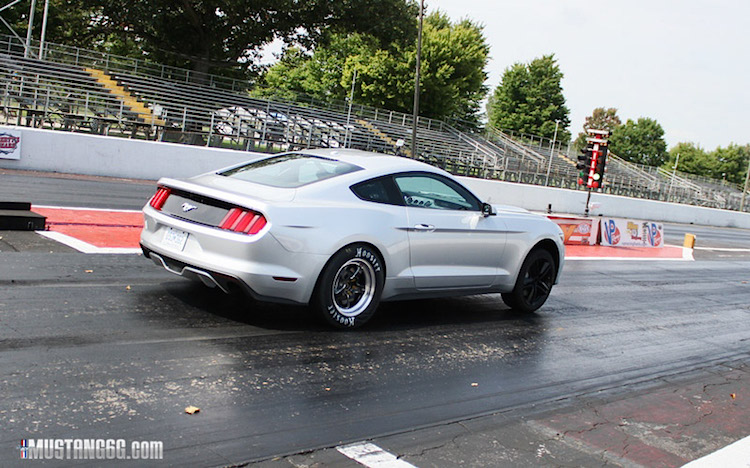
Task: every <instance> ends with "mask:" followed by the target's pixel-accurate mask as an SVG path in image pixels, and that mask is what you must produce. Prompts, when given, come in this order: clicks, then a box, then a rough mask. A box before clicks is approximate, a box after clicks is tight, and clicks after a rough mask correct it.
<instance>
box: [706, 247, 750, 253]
mask: <svg viewBox="0 0 750 468" xmlns="http://www.w3.org/2000/svg"><path fill="white" fill-rule="evenodd" d="M695 250H715V251H717V252H750V249H731V248H725V247H695Z"/></svg>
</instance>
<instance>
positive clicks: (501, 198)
mask: <svg viewBox="0 0 750 468" xmlns="http://www.w3.org/2000/svg"><path fill="white" fill-rule="evenodd" d="M460 179H461V180H462V181H463V182H464V183H465V184H466V185H467V186H468V187H469V188H471V189H472V190H473V191H474V192H475V193H476V194H477V195H479V196H480V197H482V198H483V199H484V200H485V201H488V202H490V203H495V204H501V205H515V206H521V207H523V208H526V209H527V210H533V211H547V206H548V205H550V204H551V205H552V210H553V211H554V212H556V213H570V214H577V215H583V213H584V210H585V208H586V192H584V191H577V190H567V189H559V188H552V187H541V186H538V185H525V184H515V183H511V182H500V181H496V180H483V179H474V178H470V177H460ZM591 204H592V205H593V206H594V208H593V209H592V210H591V211H590V213H589V214H590V215H592V216H597V215H602V216H609V217H614V218H633V219H648V220H651V221H662V222H672V223H693V224H705V225H708V226H723V227H741V228H745V229H750V213H740V212H737V211H729V210H717V209H714V208H703V207H699V206H691V205H681V204H679V203H666V202H660V201H654V200H641V199H637V198H627V197H619V196H616V195H606V194H601V193H597V192H592V194H591Z"/></svg>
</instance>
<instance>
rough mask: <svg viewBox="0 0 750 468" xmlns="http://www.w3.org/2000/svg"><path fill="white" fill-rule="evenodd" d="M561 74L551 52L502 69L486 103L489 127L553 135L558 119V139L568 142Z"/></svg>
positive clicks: (566, 113) (568, 133)
mask: <svg viewBox="0 0 750 468" xmlns="http://www.w3.org/2000/svg"><path fill="white" fill-rule="evenodd" d="M562 78H563V73H562V71H560V67H559V66H558V64H557V61H556V60H555V56H554V55H545V56H543V57H541V58H537V59H534V60H532V61H531V62H530V63H529V64H528V65H525V64H522V63H516V64H514V65H512V66H511V67H509V68H507V69H506V70H505V73H504V74H503V78H502V82H501V83H500V85H498V87H497V88H496V89H495V92H494V94H493V95H492V97H491V98H490V102H489V103H488V106H487V115H488V118H489V123H490V125H491V126H493V127H496V128H499V129H502V130H512V131H514V132H519V133H527V134H531V135H538V136H543V137H547V138H552V137H553V135H554V131H555V121H558V120H559V129H558V133H557V139H558V141H568V140H569V139H570V132H569V131H568V130H567V128H568V125H570V118H569V110H568V108H567V107H566V106H565V96H563V92H562V85H561V81H562Z"/></svg>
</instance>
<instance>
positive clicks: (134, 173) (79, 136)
mask: <svg viewBox="0 0 750 468" xmlns="http://www.w3.org/2000/svg"><path fill="white" fill-rule="evenodd" d="M4 128H11V129H13V130H16V131H20V132H21V159H19V160H7V159H0V167H2V168H4V169H26V170H34V171H47V172H63V173H70V174H86V175H98V176H110V177H125V178H133V179H154V180H156V179H158V178H160V177H190V176H193V175H196V174H200V173H202V172H208V171H210V170H213V169H218V168H220V167H224V166H230V165H232V164H236V163H239V162H242V161H246V160H248V159H251V158H253V157H256V156H257V154H255V153H247V152H244V151H234V150H227V149H220V148H206V147H202V146H190V145H180V144H176V143H161V142H154V141H144V140H130V139H127V138H115V137H106V136H101V135H89V134H86V133H72V132H61V131H56V130H39V129H35V128H26V127H4V126H0V132H2V130H3V129H4Z"/></svg>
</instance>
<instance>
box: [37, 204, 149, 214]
mask: <svg viewBox="0 0 750 468" xmlns="http://www.w3.org/2000/svg"><path fill="white" fill-rule="evenodd" d="M34 208H43V209H46V210H77V211H105V212H112V213H140V212H141V210H118V209H115V208H85V207H81V206H50V205H31V209H32V210H33V209H34Z"/></svg>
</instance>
